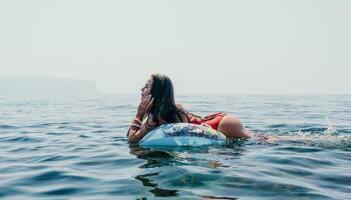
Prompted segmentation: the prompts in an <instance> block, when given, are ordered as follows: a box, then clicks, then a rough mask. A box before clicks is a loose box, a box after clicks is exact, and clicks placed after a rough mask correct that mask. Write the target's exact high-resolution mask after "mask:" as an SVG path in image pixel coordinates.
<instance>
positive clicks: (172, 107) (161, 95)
mask: <svg viewBox="0 0 351 200" xmlns="http://www.w3.org/2000/svg"><path fill="white" fill-rule="evenodd" d="M151 78H152V86H151V96H152V97H153V98H154V102H153V105H152V107H151V111H150V117H152V120H153V121H154V122H155V123H157V124H160V123H178V122H184V120H183V118H184V116H186V113H185V111H183V110H182V109H180V108H178V106H177V105H176V103H175V101H174V89H173V84H172V81H171V79H170V78H169V77H168V76H166V75H162V74H152V75H151ZM160 119H162V120H163V121H162V122H160Z"/></svg>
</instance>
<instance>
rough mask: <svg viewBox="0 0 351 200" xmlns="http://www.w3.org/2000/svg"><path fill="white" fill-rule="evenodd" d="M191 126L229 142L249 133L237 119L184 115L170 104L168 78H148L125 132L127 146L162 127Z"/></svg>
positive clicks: (173, 104) (178, 106)
mask: <svg viewBox="0 0 351 200" xmlns="http://www.w3.org/2000/svg"><path fill="white" fill-rule="evenodd" d="M180 122H186V123H194V124H201V125H205V126H209V127H211V128H213V129H215V130H217V131H220V132H222V133H223V134H224V135H226V136H227V137H230V138H249V137H251V136H252V133H251V132H250V131H249V130H248V129H246V128H245V127H244V126H243V125H242V124H241V122H240V120H239V118H238V117H235V116H233V115H226V114H224V113H216V114H212V115H209V116H206V117H205V118H201V117H199V116H196V115H194V114H191V113H189V112H187V111H186V110H185V109H184V108H183V107H182V106H181V105H180V104H176V103H175V101H174V93H173V84H172V81H171V79H170V78H168V77H167V76H165V75H161V74H152V75H151V76H150V78H149V79H148V80H147V82H146V84H145V86H144V87H143V88H141V102H140V104H139V106H138V110H137V113H136V115H135V117H134V119H133V121H132V124H131V125H130V128H129V130H128V134H127V136H128V141H129V143H133V144H134V143H138V142H139V141H140V140H141V139H142V138H143V137H144V136H145V135H146V134H147V133H148V132H149V131H151V130H152V129H154V128H155V127H157V126H159V125H161V124H165V123H180Z"/></svg>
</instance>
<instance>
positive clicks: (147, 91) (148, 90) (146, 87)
mask: <svg viewBox="0 0 351 200" xmlns="http://www.w3.org/2000/svg"><path fill="white" fill-rule="evenodd" d="M151 87H152V78H151V77H150V78H149V79H148V80H147V81H146V83H145V85H144V87H142V88H141V89H140V90H141V99H143V98H144V97H146V96H147V95H150V94H151Z"/></svg>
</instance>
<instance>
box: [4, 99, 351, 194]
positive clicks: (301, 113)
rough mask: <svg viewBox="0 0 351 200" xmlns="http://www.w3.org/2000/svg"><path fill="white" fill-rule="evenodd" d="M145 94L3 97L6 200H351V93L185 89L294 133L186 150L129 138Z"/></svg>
mask: <svg viewBox="0 0 351 200" xmlns="http://www.w3.org/2000/svg"><path fill="white" fill-rule="evenodd" d="M139 98H140V97H139V96H137V95H102V96H94V97H53V96H50V97H45V96H25V97H19V96H12V97H11V96H0V198H4V199H140V200H141V199H172V198H173V199H176V198H180V199H351V95H300V96H299V95H285V96H279V95H266V96H265V95H260V96H255V95H244V96H240V95H237V96H213V95H212V96H210V95H209V96H206V95H199V96H195V95H192V96H178V97H177V98H176V100H177V101H179V102H181V103H182V104H183V105H184V107H185V108H187V109H188V110H190V111H191V112H194V113H195V114H199V115H206V114H209V113H212V112H217V111H225V112H227V113H231V114H235V115H238V116H239V117H240V118H241V120H242V122H243V123H244V124H245V126H246V127H248V128H250V129H251V130H252V131H253V132H254V133H255V134H256V135H258V136H260V135H261V136H267V135H273V136H285V137H290V139H288V141H279V142H276V143H266V142H264V141H262V140H260V139H258V137H257V138H254V139H250V140H242V141H234V142H231V143H228V144H227V145H224V146H207V147H201V148H199V147H197V148H178V149H177V148H169V149H167V148H166V149H157V148H141V147H138V146H129V145H128V143H127V138H126V132H127V129H128V127H129V123H130V121H131V119H132V117H133V116H134V114H135V111H136V108H137V105H138V103H139Z"/></svg>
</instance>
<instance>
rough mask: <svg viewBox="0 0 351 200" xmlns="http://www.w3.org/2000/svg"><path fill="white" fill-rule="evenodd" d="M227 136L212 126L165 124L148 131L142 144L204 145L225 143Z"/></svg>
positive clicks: (141, 141) (140, 143)
mask: <svg viewBox="0 0 351 200" xmlns="http://www.w3.org/2000/svg"><path fill="white" fill-rule="evenodd" d="M225 141H226V136H225V135H224V134H223V133H221V132H218V131H216V130H214V129H212V128H209V127H206V126H201V125H196V124H189V123H174V124H163V125H161V126H159V127H157V128H155V129H154V130H152V131H150V132H149V133H147V134H146V135H145V136H144V138H143V139H142V140H140V142H139V145H140V146H202V145H213V144H224V143H225Z"/></svg>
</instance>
